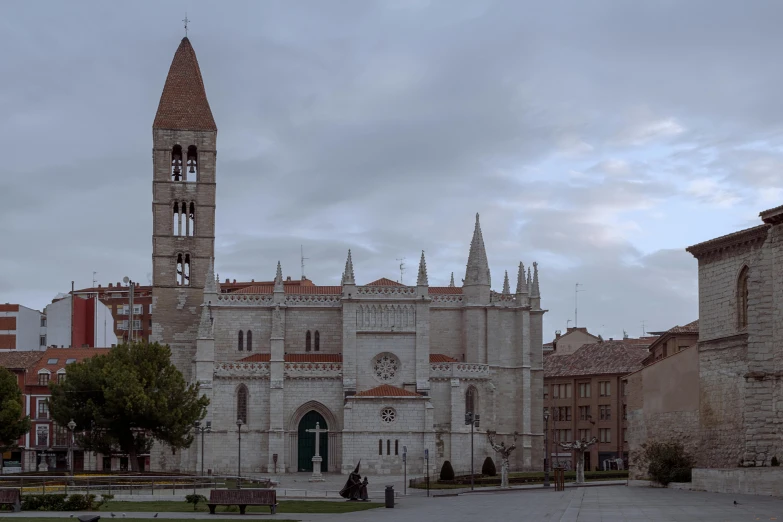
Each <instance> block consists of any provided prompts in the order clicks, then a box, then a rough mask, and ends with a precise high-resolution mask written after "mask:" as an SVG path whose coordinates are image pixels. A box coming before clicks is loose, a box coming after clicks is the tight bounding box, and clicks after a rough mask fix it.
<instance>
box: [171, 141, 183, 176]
mask: <svg viewBox="0 0 783 522" xmlns="http://www.w3.org/2000/svg"><path fill="white" fill-rule="evenodd" d="M182 178H183V175H182V147H180V146H179V145H174V148H173V149H171V181H182Z"/></svg>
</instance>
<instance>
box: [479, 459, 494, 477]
mask: <svg viewBox="0 0 783 522" xmlns="http://www.w3.org/2000/svg"><path fill="white" fill-rule="evenodd" d="M481 474H482V475H486V476H488V477H494V476H495V475H497V474H498V470H497V468H495V461H494V460H492V457H487V458H486V459H484V464H483V465H482V466H481Z"/></svg>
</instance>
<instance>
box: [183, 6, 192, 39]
mask: <svg viewBox="0 0 783 522" xmlns="http://www.w3.org/2000/svg"><path fill="white" fill-rule="evenodd" d="M182 21H183V22H184V23H185V38H187V37H188V22H190V20H188V12H187V11H185V18H184V19H183V20H182Z"/></svg>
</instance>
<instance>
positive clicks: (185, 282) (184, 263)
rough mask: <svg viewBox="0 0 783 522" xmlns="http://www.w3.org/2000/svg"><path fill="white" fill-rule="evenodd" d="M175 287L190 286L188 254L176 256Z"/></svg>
mask: <svg viewBox="0 0 783 522" xmlns="http://www.w3.org/2000/svg"><path fill="white" fill-rule="evenodd" d="M177 285H179V286H190V254H182V253H179V254H177Z"/></svg>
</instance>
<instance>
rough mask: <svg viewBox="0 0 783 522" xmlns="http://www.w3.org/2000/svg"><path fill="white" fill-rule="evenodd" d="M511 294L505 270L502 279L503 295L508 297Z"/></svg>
mask: <svg viewBox="0 0 783 522" xmlns="http://www.w3.org/2000/svg"><path fill="white" fill-rule="evenodd" d="M510 293H511V288H510V287H509V286H508V270H506V275H505V276H504V277H503V295H509V294H510Z"/></svg>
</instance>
